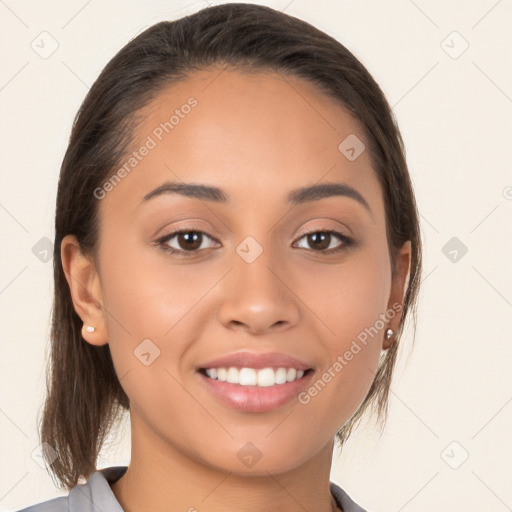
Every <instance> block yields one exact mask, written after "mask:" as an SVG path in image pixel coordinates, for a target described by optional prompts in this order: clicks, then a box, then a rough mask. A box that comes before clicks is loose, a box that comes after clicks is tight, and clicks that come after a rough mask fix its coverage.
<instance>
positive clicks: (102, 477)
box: [18, 466, 365, 512]
mask: <svg viewBox="0 0 512 512" xmlns="http://www.w3.org/2000/svg"><path fill="white" fill-rule="evenodd" d="M127 469H128V466H111V467H109V468H104V469H101V470H99V471H95V472H94V473H91V475H90V476H89V479H88V480H87V482H86V483H85V484H79V485H75V486H74V487H73V488H72V489H71V490H70V491H69V494H68V495H67V496H59V497H58V498H53V499H51V500H48V501H44V502H42V503H38V504H36V505H32V506H30V507H28V508H24V509H22V510H19V511H18V512H124V511H123V509H122V508H121V505H120V504H119V502H118V501H117V498H116V496H115V494H114V493H113V492H112V489H111V488H110V485H109V484H111V483H114V482H115V481H116V480H119V478H121V477H122V476H123V475H124V473H125V471H126V470H127ZM330 488H331V493H332V495H333V496H334V499H335V500H336V503H337V504H338V507H339V508H341V509H342V510H343V512H365V510H364V509H362V508H361V507H359V505H357V504H356V503H354V502H353V501H352V500H351V499H350V497H349V496H348V494H347V493H346V492H345V491H344V490H343V489H342V488H341V487H338V486H337V485H336V484H335V483H333V482H331V484H330Z"/></svg>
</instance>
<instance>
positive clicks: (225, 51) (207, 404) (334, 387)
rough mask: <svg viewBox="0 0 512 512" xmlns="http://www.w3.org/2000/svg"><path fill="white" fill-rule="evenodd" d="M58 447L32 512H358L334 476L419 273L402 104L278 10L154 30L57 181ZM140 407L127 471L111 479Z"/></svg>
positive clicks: (209, 14)
mask: <svg viewBox="0 0 512 512" xmlns="http://www.w3.org/2000/svg"><path fill="white" fill-rule="evenodd" d="M54 264H55V267H54V276H55V297H54V309H53V325H52V355H51V373H50V374H49V382H48V394H47V399H46V403H45V409H44V413H43V418H42V423H41V441H42V443H43V447H44V450H43V452H44V453H43V455H44V457H45V460H46V462H47V464H48V467H49V469H50V470H51V472H52V476H54V478H56V480H57V482H58V483H59V484H60V485H61V487H65V488H67V489H69V490H70V492H69V495H68V496H64V497H59V498H56V499H54V500H49V501H47V502H45V503H42V504H39V505H35V506H33V507H29V508H27V509H25V510H26V511H33V512H36V511H37V512H45V511H54V510H55V511H57V510H70V511H71V512H77V511H82V510H88V511H89V510H102V511H103V512H107V511H113V510H117V511H120V510H125V511H135V510H150V511H155V512H158V511H163V510H165V511H166V512H174V511H178V510H179V511H182V510H189V511H193V510H198V511H217V510H223V511H226V510H237V511H263V510H270V509H272V510H286V511H299V510H301V511H302V510H315V511H318V512H327V511H332V510H343V511H345V512H349V511H361V510H363V509H362V508H361V507H359V506H358V505H357V504H356V503H355V502H354V501H353V500H352V499H351V497H349V495H348V494H347V493H346V492H345V491H344V490H343V489H342V488H341V487H339V486H338V485H336V484H334V483H333V482H330V480H329V478H330V470H331V464H332V450H333V446H334V441H335V439H336V438H337V440H338V441H339V442H340V445H341V446H342V445H343V443H344V442H345V441H346V439H347V438H348V437H349V435H350V433H351V431H352V429H353V428H354V426H355V425H356V424H357V423H358V421H359V420H360V418H361V417H362V415H363V413H364V412H365V411H366V410H368V409H369V408H370V409H373V410H376V411H377V412H378V416H379V419H380V420H385V415H386V410H387V409H386V408H387V398H388V391H389V387H390V383H391V378H392V372H393V367H394V363H395V359H396V354H397V349H398V343H399V340H400V336H401V333H402V329H403V325H404V321H405V319H406V317H407V314H408V313H409V312H410V311H414V309H413V308H414V306H415V303H416V300H417V294H418V286H419V282H420V274H421V240H420V234H419V226H418V213H417V208H416V204H415V199H414V194H413V189H412V185H411V182H410V177H409V173H408V170H407V165H406V162H405V157H404V154H403V143H402V139H401V136H400V133H399V130H398V128H397V126H396V124H395V122H394V119H393V116H392V114H391V111H390V108H389V105H388V103H387V101H386V99H385V97H384V95H383V94H382V92H381V90H380V88H379V87H378V85H377V84H376V83H375V81H374V80H373V79H372V77H371V76H370V74H369V73H368V72H367V70H366V69H365V68H364V67H363V66H362V64H361V63H360V62H359V61H358V60H357V59H356V58H355V57H354V56H353V55H352V54H351V53H350V52H349V51H348V50H347V49H346V48H345V47H344V46H342V45H341V44H340V43H339V42H337V41H336V40H334V39H333V38H331V37H329V36H328V35H326V34H325V33H323V32H321V31H319V30H318V29H316V28H314V27H313V26H311V25H309V24H308V23H305V22H304V21H301V20H299V19H297V18H294V17H291V16H288V15H285V14H283V13H281V12H278V11H276V10H273V9H271V8H269V7H264V6H258V5H251V4H225V5H218V6H214V7H209V8H207V9H203V10H201V11H199V12H197V13H195V14H193V15H190V16H187V17H185V18H182V19H180V20H177V21H173V22H162V23H158V24H156V25H154V26H152V27H150V28H149V29H147V30H146V31H145V32H143V33H142V34H140V35H139V36H138V37H136V38H135V39H133V40H132V41H130V42H129V43H128V44H127V45H126V46H125V47H124V48H123V49H121V51H120V52H119V53H118V54H117V55H116V56H115V57H114V58H113V59H112V60H111V61H110V62H109V63H108V65H107V66H106V67H105V69H104V70H103V71H102V73H101V74H100V76H99V78H98V79H97V80H96V82H95V83H94V85H93V86H92V87H91V89H90V91H89V93H88V94H87V97H86V98H85V100H84V102H83V104H82V106H81V108H80V110H79V112H78V114H77V117H76V119H75V123H74V126H73V130H72V134H71V138H70V141H69V146H68V150H67V152H66V155H65V157H64V161H63V164H62V168H61V174H60V180H59V188H58V195H57V210H56V237H55V254H54ZM126 410H129V411H130V422H131V441H132V453H131V461H130V464H129V466H128V467H126V466H120V467H110V468H105V469H103V470H98V469H97V468H96V461H97V457H98V453H99V451H100V449H101V446H102V444H103V441H104V440H105V437H106V435H107V434H108V432H109V431H110V430H111V429H112V428H114V426H115V424H116V421H117V420H118V419H119V417H120V415H121V414H122V412H124V411H126Z"/></svg>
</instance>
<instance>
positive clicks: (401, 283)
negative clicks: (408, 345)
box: [382, 240, 411, 350]
mask: <svg viewBox="0 0 512 512" xmlns="http://www.w3.org/2000/svg"><path fill="white" fill-rule="evenodd" d="M410 267H411V241H410V240H408V241H407V242H405V243H404V245H403V246H402V248H401V249H400V251H399V253H398V254H397V257H396V273H395V275H394V276H393V280H392V283H391V292H390V295H389V302H388V309H387V310H388V311H390V310H391V311H397V310H398V311H397V314H396V315H395V316H394V317H393V318H392V319H391V320H390V321H389V325H388V326H387V327H386V329H385V331H386V330H387V329H393V333H394V334H393V335H392V336H391V338H389V339H387V338H386V337H385V336H384V341H383V343H382V348H383V350H387V349H388V348H390V347H391V346H392V345H393V343H394V341H395V339H396V332H397V330H398V326H399V325H400V320H401V319H402V308H403V304H404V296H405V292H406V290H407V286H408V284H409V273H410ZM398 304H399V305H400V308H399V309H398V308H397V305H398ZM393 306H394V307H393ZM385 331H384V332H385Z"/></svg>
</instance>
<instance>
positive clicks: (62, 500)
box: [18, 496, 68, 512]
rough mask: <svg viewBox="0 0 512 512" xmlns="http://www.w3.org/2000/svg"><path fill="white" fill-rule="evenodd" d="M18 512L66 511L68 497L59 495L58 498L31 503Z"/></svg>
mask: <svg viewBox="0 0 512 512" xmlns="http://www.w3.org/2000/svg"><path fill="white" fill-rule="evenodd" d="M18 512H68V497H67V496H60V497H59V498H53V499H52V500H48V501H43V502H42V503H38V504H36V505H31V506H30V507H27V508H24V509H22V510H19V511H18Z"/></svg>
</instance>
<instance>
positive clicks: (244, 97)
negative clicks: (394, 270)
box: [102, 69, 380, 208]
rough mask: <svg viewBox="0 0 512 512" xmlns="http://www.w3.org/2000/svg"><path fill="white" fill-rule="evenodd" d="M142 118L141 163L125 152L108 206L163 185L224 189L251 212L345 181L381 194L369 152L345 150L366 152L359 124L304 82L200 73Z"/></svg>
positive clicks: (137, 140) (137, 143) (164, 94)
mask: <svg viewBox="0 0 512 512" xmlns="http://www.w3.org/2000/svg"><path fill="white" fill-rule="evenodd" d="M138 118H139V119H140V121H139V123H138V125H137V127H136V128H135V132H134V142H133V144H132V150H133V151H135V152H137V156H136V157H135V156H133V154H132V156H131V157H130V155H127V158H126V159H125V161H124V162H123V163H122V164H121V165H123V164H125V165H124V167H125V170H126V171H127V172H125V173H123V175H125V176H126V177H123V179H121V180H120V181H119V180H118V183H117V184H116V185H115V187H113V190H112V191H111V192H109V193H108V194H107V196H106V199H105V200H104V201H102V208H108V207H109V205H112V207H115V208H117V207H118V205H119V204H123V205H124V207H125V208H130V206H133V207H136V206H137V205H138V204H140V202H141V200H142V198H143V197H144V195H145V194H147V193H148V192H149V191H150V190H153V189H154V188H155V187H158V186H159V185H161V184H162V183H163V182H165V181H174V182H187V183H191V182H193V183H201V184H211V185H215V186H218V187H221V188H222V189H223V190H226V191H227V193H228V195H229V197H230V204H246V205H247V204H248V202H250V201H251V200H253V199H254V198H255V197H258V198H259V200H260V201H261V198H266V199H267V200H269V201H271V200H273V199H275V200H276V201H281V202H282V201H283V200H284V199H285V196H287V193H288V191H289V190H291V189H294V188H297V187H299V186H307V185H313V184H316V183H319V182H324V181H330V182H333V181H335V182H344V183H347V184H349V185H351V186H353V187H355V188H358V189H359V190H360V191H364V192H365V194H364V195H365V197H367V196H370V197H371V196H372V195H373V196H375V197H376V196H379V195H380V189H379V186H378V181H377V178H376V176H375V172H374V170H373V169H372V167H371V165H372V164H371V159H370V156H369V151H368V150H364V151H362V152H361V154H360V155H359V156H357V158H356V159H353V158H352V159H349V158H347V155H346V153H344V151H345V150H346V146H347V144H345V143H344V141H347V140H348V141H349V142H350V143H351V144H349V145H352V146H354V141H355V143H356V150H357V151H359V150H360V149H361V148H363V147H364V146H366V148H368V141H367V140H366V138H365V134H364V132H363V129H362V126H361V124H360V123H359V122H358V121H357V120H355V119H354V118H353V117H352V116H351V115H350V114H349V113H348V111H347V110H346V108H345V107H344V106H343V105H342V104H341V103H340V102H338V101H336V100H334V99H332V98H330V97H327V96H326V95H324V94H322V93H321V92H320V91H319V90H318V89H317V88H316V87H315V86H314V85H312V84H310V83H308V82H306V81H304V80H302V79H300V78H297V77H293V76H290V75H284V74H281V73H274V72H269V71H266V72H263V71H259V72H251V73H247V72H240V71H235V70H228V69H214V70H208V71H207V70H203V71H198V72H195V73H193V74H192V75H190V77H189V78H187V79H186V80H184V81H181V82H179V83H176V84H173V85H171V86H169V87H166V88H165V89H163V90H162V91H161V92H160V93H159V94H158V95H157V96H156V97H155V98H153V99H152V101H151V102H150V103H148V104H147V105H146V106H145V107H144V108H143V109H142V110H141V111H140V112H139V113H138ZM357 144H359V145H360V146H357ZM143 148H146V149H144V150H143ZM142 153H144V155H142ZM114 172H115V170H114ZM375 197H374V200H375ZM231 199H233V201H234V203H232V202H231ZM367 200H368V199H367ZM370 200H371V199H370Z"/></svg>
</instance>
